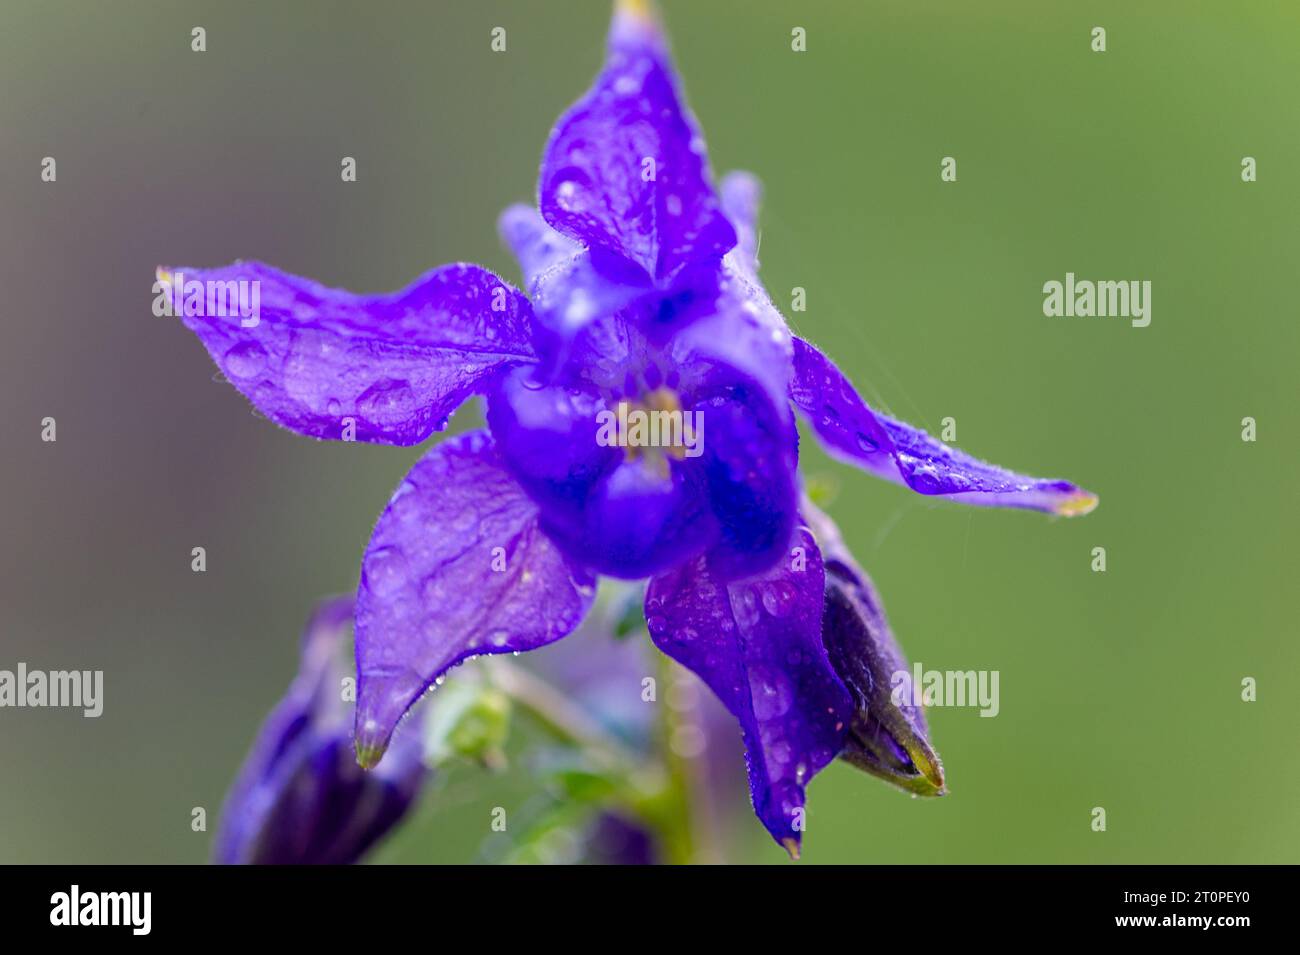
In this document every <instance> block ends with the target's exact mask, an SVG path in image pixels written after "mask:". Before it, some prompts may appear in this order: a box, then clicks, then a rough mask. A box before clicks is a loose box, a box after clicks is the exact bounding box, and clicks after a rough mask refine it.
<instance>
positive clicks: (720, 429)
mask: <svg viewBox="0 0 1300 955" xmlns="http://www.w3.org/2000/svg"><path fill="white" fill-rule="evenodd" d="M759 191H760V190H759V186H758V183H757V181H756V180H755V179H754V178H753V177H752V176H750V175H748V174H745V173H732V174H730V175H728V176H725V177H724V178H723V179H722V180H721V182H720V184H719V187H718V189H717V190H716V191H715V189H714V187H713V184H712V176H711V173H710V170H709V167H708V162H707V158H706V154H705V147H704V140H703V137H702V135H701V133H700V131H699V128H698V126H697V124H696V121H695V118H694V117H693V116H692V115H691V113H690V112H689V111H688V110H687V108H686V107H685V105H684V103H683V99H682V95H681V91H680V88H679V84H678V81H677V78H676V75H675V73H674V70H673V67H672V64H671V61H670V58H669V54H668V50H667V45H666V41H665V39H664V35H663V33H662V31H661V30H660V28H659V26H658V23H657V20H656V19H655V17H654V16H653V15H652V13H651V12H649V11H648V8H647V6H646V5H645V4H644V3H638V2H627V0H623V2H619V3H617V4H616V9H615V13H614V19H613V23H612V26H611V29H610V34H609V44H608V56H607V59H606V63H605V66H604V69H603V70H602V72H601V73H600V75H599V76H598V77H597V79H596V81H595V84H594V85H593V87H592V88H591V90H590V91H589V92H588V93H587V94H586V95H585V96H584V97H583V98H582V99H580V100H579V101H578V102H577V103H576V104H575V105H574V106H573V107H572V108H570V110H569V111H568V112H567V113H565V114H564V115H563V116H562V117H561V118H560V120H559V122H558V123H557V124H556V126H555V128H554V130H553V132H552V134H551V137H550V140H549V142H548V143H547V145H546V149H545V152H544V154H543V158H542V164H541V171H540V176H539V181H538V201H537V205H538V208H537V209H533V208H530V207H525V206H512V207H511V208H509V209H507V210H506V212H505V213H504V214H503V216H502V218H501V221H500V230H501V234H502V237H503V239H504V241H505V242H506V243H507V244H508V245H509V246H510V247H511V248H512V249H513V251H514V252H515V254H516V256H517V257H518V259H519V262H520V264H521V267H522V270H523V273H524V276H525V279H526V283H525V287H526V289H527V294H525V293H524V292H522V291H520V290H519V289H516V288H514V287H513V286H511V285H510V284H508V283H507V282H505V281H504V280H503V279H501V278H499V277H498V276H496V275H494V274H492V273H491V272H489V271H487V270H486V269H483V268H480V267H478V266H475V265H467V264H456V265H449V266H444V267H442V268H439V269H435V270H434V271H432V272H429V273H427V274H426V275H424V276H423V277H421V278H419V279H417V280H416V281H415V282H414V283H412V284H411V285H410V286H408V287H407V288H405V289H403V290H401V291H399V292H396V293H393V294H390V295H355V294H352V293H349V292H344V291H338V290H333V289H327V288H324V287H323V286H320V285H317V284H316V283H313V282H310V281H308V280H305V279H301V278H296V277H294V276H290V275H286V274H284V273H282V272H279V271H277V270H275V269H273V268H271V267H269V266H266V265H262V264H259V263H253V262H244V263H236V264H234V265H231V266H227V267H225V268H222V269H215V270H208V271H204V270H199V269H189V268H186V269H184V270H177V271H183V272H184V273H185V274H186V276H188V277H190V278H192V279H196V280H198V281H200V282H202V283H203V284H204V285H205V286H207V287H209V288H210V287H211V284H210V283H216V282H255V283H257V284H258V286H259V287H260V317H259V320H258V321H256V322H254V323H251V327H249V325H250V323H248V322H241V320H240V318H239V317H238V316H225V315H218V316H213V315H208V314H202V312H203V309H202V308H201V307H198V308H191V307H185V308H179V307H178V309H177V310H178V311H179V312H180V314H181V315H182V319H183V321H184V322H185V324H186V325H187V326H188V327H189V328H190V329H191V330H193V331H194V332H195V333H196V334H197V335H198V336H199V338H200V340H201V341H202V342H203V344H204V346H205V347H206V348H207V349H208V351H209V352H210V353H211V355H212V357H213V358H214V359H215V360H216V362H217V364H218V365H219V366H220V367H221V369H222V370H223V371H224V372H225V375H226V377H227V378H229V380H230V381H231V383H232V384H234V386H235V387H236V388H238V389H239V390H240V391H241V392H242V393H243V394H244V395H245V396H246V397H247V398H248V399H249V400H250V401H252V402H253V404H254V405H255V406H256V407H257V408H258V409H259V410H260V411H261V412H262V413H264V414H265V415H266V416H267V417H269V418H271V419H272V420H273V421H275V422H276V423H278V424H280V425H281V426H283V427H285V428H288V429H289V430H291V431H294V432H297V433H299V434H303V435H308V436H310V437H315V438H330V439H343V440H353V439H355V440H360V441H370V442H377V443H382V444H397V445H412V444H416V443H419V442H421V441H424V440H425V439H426V438H428V437H429V435H430V434H431V433H433V432H434V431H437V430H441V429H442V428H443V427H444V426H445V425H446V422H447V419H448V416H449V415H450V414H451V413H452V412H453V411H454V410H455V409H456V407H457V406H458V405H460V404H461V403H462V402H463V401H464V400H465V399H467V398H468V397H470V396H471V395H476V394H479V395H484V396H486V398H487V406H488V413H487V424H488V433H481V432H479V433H473V434H469V435H466V436H462V437H459V438H456V439H454V440H449V441H446V442H444V443H442V444H440V445H437V446H436V447H434V448H433V449H432V450H430V451H429V452H428V453H426V454H425V455H424V457H423V458H422V459H421V460H420V461H419V462H418V463H417V464H416V465H415V466H414V468H412V470H411V472H410V473H409V474H408V475H407V477H406V478H405V480H403V481H402V483H401V484H400V485H399V486H398V488H397V490H396V491H395V492H394V494H393V496H392V498H391V500H390V501H389V503H388V506H387V508H385V510H384V512H383V513H382V514H381V515H380V517H379V521H378V523H377V525H376V527H375V530H374V534H373V536H372V538H371V540H370V544H369V546H368V548H367V550H366V553H365V557H364V560H363V564H362V573H361V583H360V587H359V589H358V592H357V606H356V635H357V643H356V662H357V670H358V677H359V695H358V702H357V713H356V751H357V756H358V759H359V760H360V762H361V764H362V765H364V766H367V767H370V766H375V765H376V764H377V763H378V762H379V760H380V757H381V756H382V755H383V753H384V751H385V749H386V748H387V747H388V746H389V741H390V737H391V735H392V733H393V730H394V728H395V727H396V726H397V723H398V721H399V720H400V719H401V718H402V716H403V714H404V713H405V712H406V711H407V710H408V709H409V708H410V706H411V705H412V704H413V703H414V702H415V701H416V700H418V699H419V698H420V696H421V695H422V694H423V693H424V692H425V691H426V690H428V689H429V688H430V687H431V686H432V685H433V684H434V683H435V682H436V681H438V680H439V679H440V678H441V677H442V675H443V674H444V673H446V672H447V670H449V669H450V668H451V667H454V666H456V665H457V664H459V663H461V662H463V661H464V660H466V659H469V658H471V657H474V656H477V655H480V654H487V653H503V652H518V651H523V650H531V649H533V648H536V647H540V646H542V645H544V644H547V643H550V642H552V641H554V640H558V639H559V638H560V637H563V636H564V635H566V634H568V633H569V632H571V631H572V630H573V629H574V628H575V627H576V626H577V625H578V623H579V622H580V621H581V620H582V618H583V615H584V614H585V613H586V611H587V609H588V607H589V606H590V603H591V600H592V595H593V592H594V584H595V579H596V576H597V575H600V574H605V575H612V576H615V577H622V578H629V579H639V578H649V587H648V593H647V598H646V615H647V621H648V623H649V629H650V634H651V637H652V638H653V640H654V642H655V643H656V645H657V646H658V647H659V648H660V649H661V650H663V651H664V652H665V653H667V654H668V655H669V656H671V657H672V658H673V659H675V660H677V661H678V662H679V663H681V664H683V665H684V666H686V667H688V668H690V669H692V670H694V671H695V672H696V673H697V674H698V675H699V676H700V677H701V678H702V679H703V680H704V682H705V683H707V684H708V685H709V686H710V687H711V688H712V689H713V691H714V692H715V693H716V694H717V695H718V696H719V698H720V699H721V700H722V701H723V702H724V703H725V704H726V706H727V707H728V709H729V710H730V711H731V712H732V713H733V714H734V715H735V717H736V718H737V719H738V721H739V722H740V725H741V728H742V731H743V734H744V738H745V743H746V746H747V750H748V758H749V781H750V788H751V793H752V797H753V803H754V808H755V811H756V812H757V814H758V816H759V818H760V820H761V821H762V822H763V824H764V826H766V828H767V829H768V831H769V832H770V833H771V834H772V836H773V837H774V838H775V839H776V840H777V841H778V842H780V843H781V844H782V845H784V846H786V847H787V848H788V849H790V851H791V852H792V853H794V852H797V850H798V846H799V843H800V839H801V834H802V831H803V827H804V819H803V811H804V799H805V787H806V786H807V784H808V782H809V780H811V779H812V777H813V776H815V775H816V774H817V773H818V772H819V771H820V770H821V769H822V768H824V767H825V766H826V765H827V764H828V763H829V762H830V761H831V760H833V759H835V758H836V757H837V756H838V755H840V754H842V753H843V754H845V756H846V758H850V759H851V761H853V762H855V763H856V764H857V765H861V766H864V767H865V768H869V769H870V770H871V771H873V772H877V774H878V775H882V776H884V777H885V778H888V779H891V781H893V782H896V783H898V784H900V785H903V786H904V788H910V789H912V790H913V791H918V790H921V789H924V788H925V786H929V787H930V789H932V790H934V791H941V789H942V777H941V775H940V774H939V771H938V769H937V760H936V759H933V758H932V757H933V753H932V751H930V750H929V746H928V744H927V743H926V742H925V728H924V722H923V720H922V719H921V718H920V716H919V713H914V714H911V715H907V714H903V715H902V716H898V717H897V718H895V717H891V716H890V715H888V714H887V713H885V712H884V711H881V710H879V701H878V700H877V698H876V696H874V695H873V693H872V690H871V684H870V683H869V679H871V678H872V676H871V675H872V673H875V678H878V677H879V676H880V673H879V672H876V671H878V670H879V667H880V666H881V665H884V664H881V663H880V662H879V660H885V659H886V658H887V657H888V655H889V653H890V652H891V651H889V650H888V647H892V646H893V640H892V637H890V636H889V635H888V630H887V628H885V627H884V626H883V616H882V615H880V614H879V604H878V601H877V600H876V599H875V597H874V594H873V593H872V592H871V589H870V584H869V582H867V581H866V577H865V575H862V574H860V572H858V571H856V570H854V569H853V565H852V562H851V559H849V561H848V562H847V563H846V562H845V561H844V560H842V559H838V558H836V559H833V558H832V557H831V556H830V555H829V553H828V554H825V555H824V554H823V551H822V549H823V548H824V547H826V546H828V545H827V541H826V539H825V535H824V533H823V534H815V533H814V532H813V530H812V529H810V527H809V526H808V525H807V524H806V523H805V518H808V519H810V520H815V519H814V518H811V517H810V516H809V515H806V514H801V511H800V497H799V491H798V480H797V473H796V466H797V457H798V447H797V431H796V426H795V417H794V409H798V410H799V411H801V412H802V413H803V414H805V415H806V416H807V418H808V420H809V421H810V423H811V425H812V428H813V430H814V432H815V433H816V435H817V436H818V438H820V440H821V441H822V442H823V444H824V445H825V446H826V447H827V448H828V449H829V450H830V451H831V452H832V453H834V454H835V455H837V456H838V457H840V458H842V459H844V460H846V461H848V462H849V463H852V464H855V465H857V466H859V467H861V468H863V469H864V470H867V471H870V472H872V473H874V474H877V475H879V476H881V477H884V478H886V479H888V480H891V481H894V482H896V483H899V484H902V485H904V486H906V487H908V488H910V489H911V490H913V491H915V492H917V493H920V494H925V495H931V496H940V497H947V498H951V499H953V500H956V501H961V502H963V503H967V504H979V505H990V506H1002V507H1019V508H1030V509H1034V510H1040V511H1046V512H1048V513H1054V514H1066V515H1069V514H1079V513H1085V512H1086V511H1088V510H1090V509H1091V508H1092V507H1093V506H1095V504H1096V498H1094V497H1093V496H1092V495H1090V494H1088V493H1087V492H1084V491H1081V490H1080V489H1079V488H1077V487H1076V486H1075V485H1073V484H1070V483H1068V482H1066V481H1044V480H1040V479H1037V478H1032V477H1026V476H1024V475H1021V474H1015V473H1012V472H1009V471H1005V470H1003V469H1001V468H998V467H995V466H993V465H990V464H985V463H983V462H981V461H977V460H975V459H973V458H971V457H969V456H967V455H966V454H963V453H962V452H960V451H956V450H954V449H952V448H949V447H947V446H945V445H943V444H941V443H940V442H938V441H936V440H935V439H933V438H931V437H930V436H929V435H927V434H925V433H924V432H922V431H920V430H918V429H916V428H913V427H911V426H909V425H907V424H904V423H902V422H899V421H895V420H893V419H891V418H888V417H886V416H884V415H881V414H878V413H876V412H874V411H872V409H870V408H869V407H868V406H867V405H866V403H865V402H864V401H863V400H862V398H861V397H860V396H859V394H858V392H857V391H856V389H855V388H854V387H853V385H852V384H851V383H850V382H849V380H848V379H847V378H846V377H845V376H844V374H843V373H842V372H841V371H840V370H839V369H838V368H836V367H835V365H833V364H832V363H831V361H830V360H829V359H828V358H827V357H826V356H824V355H823V354H822V353H821V352H819V351H818V350H817V349H816V348H815V347H813V346H812V345H811V344H809V343H808V342H806V341H802V340H800V339H798V338H795V337H794V336H792V335H791V333H790V331H789V329H788V327H787V325H786V323H785V321H784V319H783V318H782V316H781V315H780V313H779V312H777V310H776V309H775V308H774V307H773V305H772V302H771V301H770V299H769V298H768V296H767V294H766V292H765V291H764V289H763V286H762V285H761V283H760V282H759V280H758V277H757V267H758V263H757V260H756V245H757V243H756V235H757V232H756V221H757V210H758V200H759ZM171 274H172V272H171V271H169V270H160V279H161V280H163V281H164V282H166V281H168V279H169V277H170V276H171ZM239 287H240V288H243V287H244V286H239ZM198 304H199V305H200V306H201V304H202V303H201V302H200V303H198ZM792 406H793V407H792ZM638 413H639V414H638ZM611 422H616V424H613V425H611ZM647 423H648V424H647ZM655 425H657V426H659V430H658V431H657V432H655V433H657V434H658V440H647V436H648V435H650V434H651V430H652V429H651V428H650V426H655ZM611 427H613V429H614V430H615V431H616V432H617V434H615V435H613V438H614V440H611V434H610V430H609V429H610V428H611ZM638 429H640V430H638ZM665 434H666V435H667V438H665V437H664V435H665ZM824 620H825V625H826V626H827V627H832V626H833V627H834V631H833V632H832V633H830V635H829V637H828V638H827V639H825V640H824V639H823V637H824V634H823V626H824ZM852 620H857V623H851V621H852ZM864 621H865V622H864ZM853 628H856V629H853ZM850 630H852V631H853V632H849V631H850ZM872 647H883V648H885V649H881V650H880V653H881V654H882V655H881V656H880V657H879V660H876V661H873V660H871V659H867V662H863V659H864V658H863V656H862V655H863V654H868V655H870V653H871V652H872V649H871V648H872ZM892 652H893V653H894V654H895V655H896V653H897V651H896V648H894V650H893V651H892ZM873 668H874V669H873ZM873 707H875V709H873ZM900 719H901V722H900V721H899V720H900ZM390 758H391V757H390ZM921 780H925V781H926V782H925V783H924V784H922V783H921V782H920V781H921Z"/></svg>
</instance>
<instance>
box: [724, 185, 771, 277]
mask: <svg viewBox="0 0 1300 955" xmlns="http://www.w3.org/2000/svg"><path fill="white" fill-rule="evenodd" d="M718 191H719V192H720V193H721V194H722V211H723V212H724V213H726V216H727V218H728V219H729V220H730V221H731V226H732V228H733V229H735V230H736V247H735V248H734V249H732V250H731V251H730V252H728V253H727V259H728V261H730V262H733V263H734V264H735V265H736V266H737V267H738V268H739V269H740V270H741V271H743V272H745V273H746V274H747V275H749V276H750V277H751V278H753V277H754V276H755V275H757V274H758V207H759V203H760V202H761V201H762V199H763V185H762V183H760V182H759V181H758V177H757V176H754V175H752V174H750V173H747V172H738V171H737V172H729V173H727V174H726V175H725V176H723V177H722V182H721V184H720V185H719V187H718Z"/></svg>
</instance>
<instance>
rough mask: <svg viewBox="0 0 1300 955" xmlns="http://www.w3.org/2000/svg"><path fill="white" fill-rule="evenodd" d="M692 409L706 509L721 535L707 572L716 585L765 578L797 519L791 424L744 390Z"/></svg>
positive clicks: (795, 445)
mask: <svg viewBox="0 0 1300 955" xmlns="http://www.w3.org/2000/svg"><path fill="white" fill-rule="evenodd" d="M695 407H696V410H697V411H699V412H700V420H701V421H702V422H703V423H704V429H703V433H702V435H701V438H702V440H701V442H700V443H701V446H702V448H703V451H704V453H703V455H702V456H701V458H700V462H701V464H702V466H703V469H704V473H705V480H706V484H707V487H708V493H709V503H710V509H711V511H712V514H713V516H714V517H715V518H716V519H717V521H718V523H719V525H720V527H721V539H720V540H719V542H718V544H717V545H716V546H715V548H714V550H713V552H712V553H711V554H710V558H709V561H710V567H711V568H712V570H713V572H714V573H715V574H716V575H718V577H719V578H720V579H722V580H734V579H736V578H738V577H747V576H749V575H751V574H755V573H759V572H761V571H764V570H767V569H768V568H769V567H771V566H772V565H773V564H774V563H776V562H777V561H778V560H780V559H781V558H782V556H784V555H785V553H786V552H787V547H788V544H789V541H790V534H791V532H792V531H793V530H794V526H795V522H796V519H797V514H798V491H797V488H796V477H795V469H796V467H797V465H798V440H797V434H796V432H795V430H794V426H793V423H792V422H790V421H789V420H783V419H782V417H781V416H780V415H779V414H777V413H776V409H774V408H773V407H772V406H771V404H770V403H769V402H768V401H767V400H766V397H765V396H764V395H763V393H762V392H759V391H756V390H747V389H744V388H735V389H732V390H731V392H730V394H728V395H726V396H723V395H718V396H715V397H713V398H711V399H709V400H707V401H705V402H702V403H700V404H697V405H696V406H695ZM780 407H781V409H782V410H784V408H785V406H784V405H782V406H780Z"/></svg>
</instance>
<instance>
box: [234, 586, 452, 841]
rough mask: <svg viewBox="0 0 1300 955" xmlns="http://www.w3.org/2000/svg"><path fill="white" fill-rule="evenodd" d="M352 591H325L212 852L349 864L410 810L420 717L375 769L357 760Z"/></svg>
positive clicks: (420, 776) (423, 773) (420, 769)
mask: <svg viewBox="0 0 1300 955" xmlns="http://www.w3.org/2000/svg"><path fill="white" fill-rule="evenodd" d="M352 616H353V610H352V598H350V597H340V598H334V599H331V600H326V601H323V602H322V603H321V604H320V605H319V606H318V607H317V608H316V610H315V612H314V613H313V614H312V616H311V619H310V620H309V621H308V623H307V628H306V630H305V631H304V632H303V637H302V661H301V664H300V666H299V670H298V675H297V677H296V678H295V679H294V681H293V683H292V684H291V685H290V687H289V690H288V692H287V693H286V694H285V696H284V699H282V700H281V701H280V703H279V704H278V705H277V706H276V708H275V709H274V710H273V711H272V712H271V715H270V716H268V717H267V719H266V722H265V723H264V724H263V725H262V729H261V730H260V731H259V733H258V735H257V739H256V740H255V741H254V743H253V748H252V750H251V751H250V752H249V754H248V757H247V759H246V760H245V761H244V765H243V767H242V769H241V770H240V772H239V776H238V777H237V778H236V780H235V784H234V786H233V787H232V788H231V790H230V794H229V795H228V796H227V797H226V804H225V806H224V808H223V809H222V812H221V822H220V825H219V826H218V829H217V838H216V842H215V844H214V847H213V853H212V855H213V861H214V862H218V863H222V864H226V865H234V864H253V865H347V864H350V863H352V862H356V861H357V860H358V859H360V858H361V857H362V856H363V855H364V854H365V853H366V852H367V851H368V850H369V849H370V848H371V847H373V846H374V845H375V844H376V843H377V842H378V841H379V840H380V839H381V838H382V837H383V836H384V835H385V834H386V833H387V832H388V831H389V830H390V829H392V828H393V826H395V825H396V824H397V823H398V822H399V821H401V819H402V818H403V817H404V816H405V815H406V813H407V811H408V810H409V809H410V808H411V806H412V805H413V803H414V802H415V799H416V797H417V796H418V795H419V793H420V791H421V789H422V788H423V786H424V784H425V782H426V781H427V779H428V776H429V773H428V771H427V770H426V769H425V767H424V762H423V758H422V757H423V741H422V740H421V737H420V733H419V732H418V727H417V726H414V725H412V726H404V727H403V728H402V731H401V732H400V733H398V734H397V736H396V737H395V738H394V740H393V745H392V747H391V748H390V750H389V754H388V759H386V760H385V761H384V764H383V766H381V767H378V768H377V769H376V770H375V771H374V772H369V773H368V772H365V771H364V770H362V769H361V768H360V767H359V766H357V763H356V758H355V756H354V754H353V747H352V709H353V708H352V705H351V704H350V703H347V702H345V701H344V699H343V692H342V690H343V685H342V678H343V677H344V676H346V675H347V670H346V669H345V667H344V666H343V652H344V650H345V646H346V640H347V636H348V631H349V629H350V625H351V623H352Z"/></svg>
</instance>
